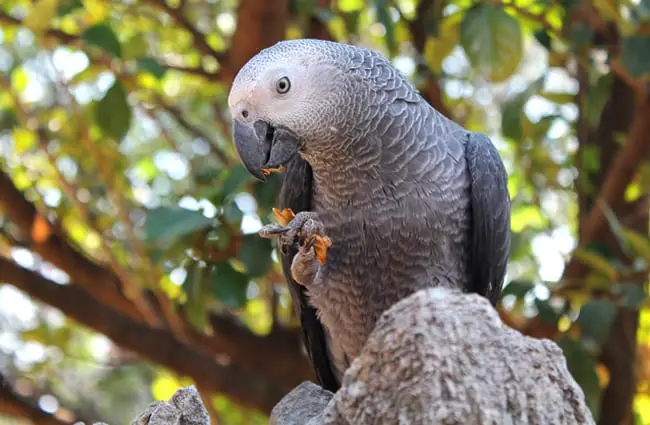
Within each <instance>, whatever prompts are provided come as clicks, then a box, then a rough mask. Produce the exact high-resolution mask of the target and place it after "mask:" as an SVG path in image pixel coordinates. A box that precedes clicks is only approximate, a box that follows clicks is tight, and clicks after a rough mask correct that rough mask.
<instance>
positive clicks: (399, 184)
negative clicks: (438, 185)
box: [308, 138, 427, 209]
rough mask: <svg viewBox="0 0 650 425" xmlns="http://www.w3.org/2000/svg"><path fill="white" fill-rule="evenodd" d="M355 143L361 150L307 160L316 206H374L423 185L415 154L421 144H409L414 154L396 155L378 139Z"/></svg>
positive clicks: (419, 162) (424, 168) (424, 181)
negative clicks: (320, 159)
mask: <svg viewBox="0 0 650 425" xmlns="http://www.w3.org/2000/svg"><path fill="white" fill-rule="evenodd" d="M416 144H419V143H416ZM400 145H401V144H400ZM358 146H360V147H361V146H362V147H363V149H361V148H360V149H357V150H356V152H348V153H347V154H346V155H341V156H334V155H330V156H329V157H328V158H327V160H323V161H309V160H308V162H310V165H311V167H312V172H313V178H314V201H315V202H316V204H317V205H320V206H321V207H322V208H328V209H329V208H341V207H345V206H354V207H362V206H367V205H377V204H382V203H384V202H385V201H396V200H399V199H400V198H402V197H404V196H406V195H408V194H409V193H411V192H412V191H413V190H418V188H419V187H420V186H423V185H425V184H426V181H427V178H426V175H425V173H426V172H427V168H426V167H423V166H422V164H421V161H420V160H419V159H418V153H417V151H418V150H421V149H422V150H423V149H425V146H424V144H422V146H414V145H413V144H411V145H410V146H408V149H409V150H410V151H412V152H414V153H415V154H414V155H399V156H397V155H395V154H394V153H393V152H392V150H390V149H387V148H385V147H384V146H383V143H382V142H381V140H378V139H377V138H375V139H373V140H370V141H367V142H366V143H359V144H358Z"/></svg>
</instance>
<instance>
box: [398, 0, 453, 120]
mask: <svg viewBox="0 0 650 425" xmlns="http://www.w3.org/2000/svg"><path fill="white" fill-rule="evenodd" d="M444 6H445V0H422V1H420V2H419V3H418V6H417V10H416V16H415V19H414V20H413V21H411V22H409V27H410V30H411V37H412V40H413V45H414V46H415V49H416V50H417V52H418V54H419V55H424V48H425V45H426V42H427V26H428V25H430V24H429V23H427V21H426V16H427V15H428V14H429V12H430V10H432V9H436V8H437V9H439V10H442V9H443V8H444ZM417 72H418V73H419V74H421V75H423V76H424V77H425V83H424V87H423V88H422V92H421V94H422V97H424V99H425V100H426V101H427V102H429V103H430V104H431V106H433V107H434V108H436V109H437V110H438V112H440V113H441V114H443V115H444V116H446V117H447V118H450V119H454V117H453V114H452V111H451V110H449V107H447V105H446V104H445V101H444V99H443V92H442V89H441V88H440V82H439V81H438V79H437V78H436V76H434V75H432V73H431V70H430V69H429V67H428V66H427V65H426V64H425V63H418V65H417Z"/></svg>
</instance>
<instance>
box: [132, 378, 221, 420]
mask: <svg viewBox="0 0 650 425" xmlns="http://www.w3.org/2000/svg"><path fill="white" fill-rule="evenodd" d="M147 424H148V425H209V424H210V416H209V415H208V412H207V410H206V409H205V406H203V402H202V401H201V396H200V395H199V393H198V392H197V391H196V388H194V386H189V387H186V388H181V389H179V390H178V391H176V392H175V393H174V395H173V396H172V398H170V399H169V402H164V401H156V402H154V403H151V404H150V405H149V407H147V408H146V409H145V411H144V412H142V413H140V414H139V415H138V416H137V417H136V418H135V419H134V420H133V422H132V423H131V425H147Z"/></svg>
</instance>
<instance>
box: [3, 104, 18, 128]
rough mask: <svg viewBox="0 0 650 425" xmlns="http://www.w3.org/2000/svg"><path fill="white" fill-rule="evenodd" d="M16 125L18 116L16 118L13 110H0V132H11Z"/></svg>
mask: <svg viewBox="0 0 650 425" xmlns="http://www.w3.org/2000/svg"><path fill="white" fill-rule="evenodd" d="M18 124H19V123H18V116H16V112H15V111H14V110H13V109H10V108H5V109H2V110H0V131H4V130H13V129H14V128H15V127H17V126H18Z"/></svg>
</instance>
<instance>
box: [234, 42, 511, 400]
mask: <svg viewBox="0 0 650 425" xmlns="http://www.w3.org/2000/svg"><path fill="white" fill-rule="evenodd" d="M228 105H229V109H230V112H231V115H232V118H233V138H234V144H235V149H236V151H237V153H238V155H239V158H240V160H241V162H242V163H243V165H244V166H245V167H246V168H247V169H248V171H249V172H250V173H251V174H252V175H253V176H255V177H256V178H258V179H260V180H265V176H266V175H267V174H268V173H269V172H272V171H276V170H279V169H284V177H283V183H282V189H281V193H280V198H281V199H280V202H281V205H280V207H281V208H291V210H293V212H295V213H296V215H295V218H293V219H292V220H291V221H290V222H289V223H288V224H286V225H285V226H282V227H281V226H278V225H275V224H272V225H268V226H265V227H264V228H263V229H262V230H261V231H260V234H261V235H262V236H264V237H278V238H279V240H280V248H281V261H282V265H283V270H284V274H285V277H286V279H287V281H288V284H289V287H290V289H291V294H292V297H293V301H294V306H295V308H296V312H297V314H298V317H299V318H300V321H301V327H302V331H303V336H304V342H305V346H306V348H307V351H308V353H309V357H310V360H311V362H312V365H313V367H314V369H315V371H316V375H317V378H318V381H319V383H320V384H321V385H322V386H323V387H325V388H327V389H329V390H331V391H336V390H337V389H338V388H339V386H340V380H341V377H342V374H343V373H344V372H345V370H346V369H347V367H348V366H349V364H350V363H351V361H352V360H354V358H355V357H356V356H357V355H358V354H359V352H360V350H361V349H362V347H363V345H364V343H365V341H366V339H367V337H368V335H369V334H370V332H371V331H372V329H373V326H374V324H375V322H376V321H377V319H378V318H379V316H380V315H381V313H382V312H383V311H384V310H386V309H387V308H388V307H390V306H391V305H392V304H394V303H395V302H396V301H398V300H399V299H401V298H403V297H405V296H407V295H410V294H411V293H413V292H414V291H416V290H419V289H422V288H424V287H429V286H439V285H440V286H446V287H454V288H459V289H461V290H463V291H469V292H475V293H478V294H481V295H483V296H485V297H487V298H488V299H489V300H490V301H491V302H492V303H493V304H496V301H497V298H498V296H499V293H500V291H501V288H502V284H503V279H504V276H505V270H506V263H507V261H508V257H509V251H510V197H509V195H508V189H507V174H506V171H505V168H504V166H503V162H502V160H501V158H500V156H499V153H498V151H497V150H496V148H495V147H494V146H493V144H492V143H491V141H490V139H489V138H488V137H487V136H485V135H483V134H479V133H473V132H470V131H467V130H465V129H464V128H462V127H461V126H460V125H458V124H456V123H454V122H452V121H450V120H449V119H447V118H445V117H444V116H443V115H442V114H440V113H439V112H438V111H436V110H435V109H434V108H432V107H431V106H430V105H429V104H428V103H427V102H426V101H425V100H424V99H423V98H422V97H421V96H420V94H419V93H418V92H417V90H416V89H415V88H414V87H413V86H412V85H411V84H410V82H409V81H408V80H407V79H406V77H405V76H404V75H403V74H401V73H400V72H399V71H397V70H396V69H395V68H393V67H392V66H391V64H390V62H389V61H388V60H387V59H386V58H385V57H384V56H382V55H381V54H379V53H377V52H375V51H372V50H369V49H365V48H361V47H355V46H351V45H347V44H341V43H336V42H329V41H322V40H313V39H301V40H290V41H282V42H279V43H277V44H275V45H273V46H271V47H269V48H266V49H264V50H262V51H260V52H259V53H258V54H257V55H256V56H254V57H253V58H252V59H250V60H249V61H248V62H247V63H246V64H245V65H244V66H243V67H242V69H241V70H240V71H239V72H238V73H237V75H236V77H235V79H234V81H233V84H232V88H231V91H230V94H229V97H228ZM327 238H329V241H330V242H331V245H330V246H329V249H328V250H327V251H326V257H325V261H324V263H323V264H321V262H320V261H319V259H318V258H317V253H316V248H317V246H316V243H317V242H320V241H323V240H327ZM315 241H316V242H315ZM324 248H327V245H326V246H325V247H324Z"/></svg>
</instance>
